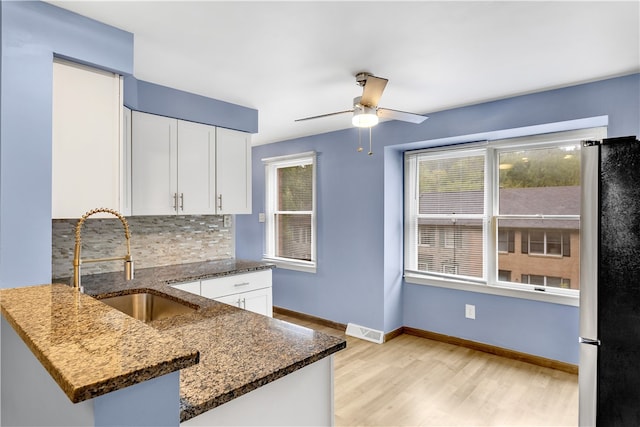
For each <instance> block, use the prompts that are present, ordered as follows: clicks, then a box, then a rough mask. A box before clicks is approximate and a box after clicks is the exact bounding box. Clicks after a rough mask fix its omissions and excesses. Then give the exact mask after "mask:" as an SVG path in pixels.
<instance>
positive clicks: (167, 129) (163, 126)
mask: <svg viewBox="0 0 640 427" xmlns="http://www.w3.org/2000/svg"><path fill="white" fill-rule="evenodd" d="M131 120H132V138H131V139H132V142H131V145H132V153H131V162H132V165H131V175H132V176H131V184H132V190H131V198H132V200H131V213H132V214H133V215H171V214H175V213H176V208H177V202H178V200H177V197H176V196H177V193H178V188H177V187H178V184H177V182H178V179H177V175H178V162H177V149H178V132H177V127H178V121H177V120H176V119H170V118H167V117H162V116H156V115H153V114H147V113H141V112H138V111H134V112H133V115H132V119H131Z"/></svg>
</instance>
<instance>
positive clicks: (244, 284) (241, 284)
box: [233, 282, 251, 288]
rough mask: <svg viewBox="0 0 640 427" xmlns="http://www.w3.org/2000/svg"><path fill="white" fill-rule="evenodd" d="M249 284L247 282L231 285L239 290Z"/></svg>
mask: <svg viewBox="0 0 640 427" xmlns="http://www.w3.org/2000/svg"><path fill="white" fill-rule="evenodd" d="M250 284H251V283H249V282H242V283H236V284H235V285H233V287H234V288H239V287H241V286H247V285H250Z"/></svg>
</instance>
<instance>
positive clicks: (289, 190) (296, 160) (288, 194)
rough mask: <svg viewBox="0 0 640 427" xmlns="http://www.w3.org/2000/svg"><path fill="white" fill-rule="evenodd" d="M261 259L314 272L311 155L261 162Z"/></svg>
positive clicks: (313, 170) (313, 155)
mask: <svg viewBox="0 0 640 427" xmlns="http://www.w3.org/2000/svg"><path fill="white" fill-rule="evenodd" d="M263 161H264V162H265V168H266V185H267V188H266V195H267V200H266V202H267V206H266V210H267V212H266V215H265V222H266V227H265V228H266V233H267V235H266V242H267V244H266V251H265V258H266V259H269V260H272V261H274V262H276V263H277V264H278V266H280V267H283V268H294V269H297V270H303V271H315V234H316V232H315V153H304V154H301V155H295V156H285V157H277V158H270V159H264V160H263Z"/></svg>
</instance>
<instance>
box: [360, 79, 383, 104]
mask: <svg viewBox="0 0 640 427" xmlns="http://www.w3.org/2000/svg"><path fill="white" fill-rule="evenodd" d="M388 81H389V80H387V79H383V78H380V77H376V76H368V77H367V81H366V83H365V84H364V89H363V90H362V98H361V99H360V103H361V104H362V105H366V106H367V107H377V106H378V102H380V97H381V96H382V92H383V91H384V88H385V86H386V85H387V82H388Z"/></svg>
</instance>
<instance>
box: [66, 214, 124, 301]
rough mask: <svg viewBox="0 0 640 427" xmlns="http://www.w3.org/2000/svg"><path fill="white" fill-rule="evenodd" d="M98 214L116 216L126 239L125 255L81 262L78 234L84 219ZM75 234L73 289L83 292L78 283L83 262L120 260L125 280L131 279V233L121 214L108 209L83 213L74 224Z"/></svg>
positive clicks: (80, 242)
mask: <svg viewBox="0 0 640 427" xmlns="http://www.w3.org/2000/svg"><path fill="white" fill-rule="evenodd" d="M100 212H104V213H109V214H112V215H114V216H116V217H117V218H118V219H119V220H120V222H122V226H123V227H124V237H125V238H126V241H127V254H126V255H124V256H121V257H112V258H95V259H85V260H83V259H81V257H80V251H81V246H82V238H81V236H80V233H81V231H82V225H83V224H84V222H85V221H86V219H87V218H89V217H90V216H91V215H94V214H97V213H100ZM75 234H76V245H75V250H74V252H73V287H74V288H78V289H80V292H83V291H84V289H83V287H82V284H81V282H80V277H81V274H80V266H81V265H82V263H83V262H84V263H88V262H104V261H120V260H121V261H124V275H125V280H131V279H133V259H132V258H131V232H130V231H129V224H128V223H127V220H126V219H125V217H124V216H122V214H120V212H118V211H115V210H113V209H109V208H97V209H92V210H90V211H89V212H87V213H85V214H84V215H83V216H82V218H80V219H79V220H78V223H77V224H76V233H75Z"/></svg>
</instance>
